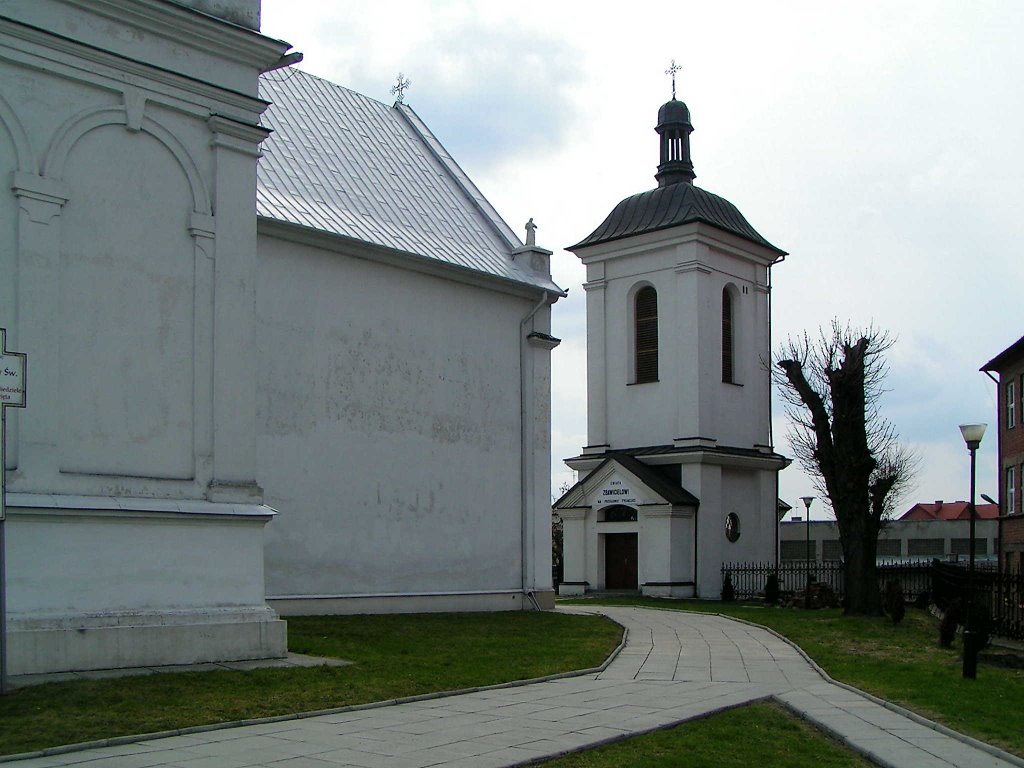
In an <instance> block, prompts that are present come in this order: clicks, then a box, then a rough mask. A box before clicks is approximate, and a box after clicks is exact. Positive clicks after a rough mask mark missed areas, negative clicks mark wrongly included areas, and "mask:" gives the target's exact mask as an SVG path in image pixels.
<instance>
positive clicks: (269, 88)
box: [256, 68, 562, 294]
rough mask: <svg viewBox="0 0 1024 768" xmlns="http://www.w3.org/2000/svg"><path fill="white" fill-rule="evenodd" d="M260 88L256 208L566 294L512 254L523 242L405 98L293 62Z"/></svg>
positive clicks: (264, 79)
mask: <svg viewBox="0 0 1024 768" xmlns="http://www.w3.org/2000/svg"><path fill="white" fill-rule="evenodd" d="M260 96H261V97H262V98H264V99H266V100H267V101H269V102H271V106H270V107H269V108H268V109H267V111H266V112H265V113H264V115H263V125H264V127H266V128H269V129H271V130H272V131H273V133H272V134H271V135H270V137H269V138H268V139H267V140H266V141H264V142H263V146H262V151H263V157H262V158H261V159H260V162H259V166H258V186H257V192H256V211H257V214H258V215H259V216H263V217H266V218H269V219H274V220H276V221H283V222H288V223H291V224H296V225H299V226H302V227H308V228H311V229H314V230H317V231H320V232H326V233H329V234H334V235H339V236H341V237H345V238H351V239H354V240H358V241H362V242H365V243H370V244H372V245H376V246H381V247H383V248H387V249H391V250H395V251H400V252H403V253H406V254H412V255H413V256H418V257H421V258H424V259H428V260H434V261H439V262H443V263H445V264H448V265H451V266H455V267H461V268H465V269H468V270H472V271H474V272H477V273H483V274H486V275H490V276H492V277H497V278H502V279H505V280H511V281H513V282H516V283H523V284H527V285H531V286H535V287H538V288H543V289H547V290H549V291H555V292H557V293H559V294H561V293H562V290H561V289H560V288H559V287H558V286H557V285H555V284H554V283H553V282H552V281H551V280H550V279H549V278H546V277H544V276H541V275H538V274H536V273H534V272H532V271H531V270H530V268H529V267H528V266H524V265H521V264H520V263H517V262H516V261H515V260H513V258H512V251H513V250H515V249H516V248H519V247H521V246H522V242H521V241H520V240H519V239H518V238H517V237H516V236H515V234H514V233H513V232H512V230H511V229H509V227H508V225H507V224H506V223H505V222H504V221H502V219H501V217H500V216H499V215H498V214H497V212H496V211H495V210H494V208H492V207H491V204H490V203H488V202H487V200H486V199H485V198H484V196H483V195H482V194H481V193H480V190H478V189H477V188H476V186H474V184H473V182H472V181H470V179H469V177H468V176H466V174H465V173H464V172H463V171H462V169H461V168H459V166H458V164H457V163H455V161H454V160H453V159H452V158H451V156H450V155H449V154H448V153H447V151H446V150H445V149H444V147H442V146H441V143H440V142H439V141H438V140H437V138H436V137H434V135H433V134H432V133H431V132H430V130H429V129H428V128H427V127H426V125H424V123H423V121H422V120H420V118H419V116H418V115H417V114H416V113H415V112H413V110H412V109H411V108H410V107H408V106H407V105H404V104H399V105H395V106H393V107H390V106H387V105H385V104H382V103H381V102H379V101H375V100H374V99H370V98H368V97H366V96H363V95H361V94H358V93H356V92H354V91H351V90H349V89H347V88H343V87H341V86H340V85H335V84H334V83H331V82H328V81H326V80H323V79H321V78H319V77H315V76H313V75H310V74H308V73H306V72H303V71H301V70H298V69H294V68H291V69H288V70H279V71H275V72H269V73H267V74H265V75H263V77H262V78H261V79H260Z"/></svg>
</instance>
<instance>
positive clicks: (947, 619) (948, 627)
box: [939, 599, 964, 648]
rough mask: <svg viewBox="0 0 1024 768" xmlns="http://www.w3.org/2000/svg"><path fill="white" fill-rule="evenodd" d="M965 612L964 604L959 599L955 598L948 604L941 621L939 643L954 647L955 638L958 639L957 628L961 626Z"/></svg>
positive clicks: (944, 646)
mask: <svg viewBox="0 0 1024 768" xmlns="http://www.w3.org/2000/svg"><path fill="white" fill-rule="evenodd" d="M963 612H964V611H963V604H962V603H961V602H960V600H959V599H957V600H953V601H952V602H951V603H950V604H949V605H948V606H946V611H945V613H943V614H942V619H941V620H940V621H939V645H941V646H942V647H943V648H950V647H952V645H953V640H955V639H956V628H957V627H958V626H960V619H961V617H962V616H963Z"/></svg>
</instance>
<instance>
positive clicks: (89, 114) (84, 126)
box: [43, 106, 211, 215]
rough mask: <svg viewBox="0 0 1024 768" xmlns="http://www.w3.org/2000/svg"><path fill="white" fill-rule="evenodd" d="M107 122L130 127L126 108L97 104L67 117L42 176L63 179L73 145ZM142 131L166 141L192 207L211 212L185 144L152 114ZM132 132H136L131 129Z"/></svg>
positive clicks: (145, 119)
mask: <svg viewBox="0 0 1024 768" xmlns="http://www.w3.org/2000/svg"><path fill="white" fill-rule="evenodd" d="M105 125H120V126H125V127H126V130H127V125H128V115H127V112H126V111H125V108H124V107H121V106H118V107H95V108H93V109H88V110H85V111H83V112H80V113H78V114H77V115H75V116H73V117H71V118H69V119H68V120H66V121H65V122H64V124H63V125H62V126H61V127H60V128H59V129H58V131H57V133H56V134H55V135H54V138H53V141H52V142H51V143H50V147H49V149H48V150H47V152H46V159H45V160H44V161H43V175H44V176H48V177H52V178H56V179H60V178H63V177H64V166H65V164H66V163H67V158H68V154H69V153H70V152H71V149H72V147H74V146H75V145H76V144H77V143H78V142H79V141H80V140H81V138H82V137H83V136H85V135H86V134H87V133H89V132H90V131H93V130H95V129H96V128H100V127H102V126H105ZM139 130H140V131H141V132H143V133H147V134H149V135H150V136H152V137H153V138H154V139H156V140H157V141H158V142H160V143H161V144H163V146H164V148H165V149H166V150H167V151H168V152H169V153H170V154H171V156H172V157H173V158H174V160H175V161H176V162H177V164H178V166H179V168H180V169H181V171H182V173H184V174H185V177H186V178H187V179H188V186H189V191H190V193H191V197H192V210H193V211H195V212H196V213H201V214H206V215H208V214H210V213H211V207H210V193H209V192H208V188H207V186H206V183H205V181H204V180H203V177H202V174H201V173H200V172H199V168H198V166H197V165H196V163H195V161H194V160H193V159H192V156H191V155H190V154H189V152H188V150H187V149H186V148H185V146H184V145H183V144H182V143H181V142H180V141H179V140H178V138H177V137H176V136H175V135H174V133H173V132H171V131H170V130H168V129H167V128H166V127H164V126H163V125H161V124H160V123H159V122H157V121H156V120H154V119H153V118H151V117H144V118H143V119H142V122H141V125H140V129H139ZM129 133H135V132H134V131H129Z"/></svg>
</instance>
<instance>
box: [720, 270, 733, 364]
mask: <svg viewBox="0 0 1024 768" xmlns="http://www.w3.org/2000/svg"><path fill="white" fill-rule="evenodd" d="M732 341H733V340H732V294H731V293H729V289H728V288H723V289H722V381H724V382H726V383H727V384H734V383H735V378H734V375H733V374H734V370H733V343H732Z"/></svg>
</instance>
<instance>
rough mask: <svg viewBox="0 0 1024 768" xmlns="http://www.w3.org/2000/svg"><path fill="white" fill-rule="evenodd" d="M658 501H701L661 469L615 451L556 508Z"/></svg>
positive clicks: (694, 504)
mask: <svg viewBox="0 0 1024 768" xmlns="http://www.w3.org/2000/svg"><path fill="white" fill-rule="evenodd" d="M658 504H669V505H672V506H687V507H697V506H698V505H699V504H700V501H699V500H698V499H697V497H696V496H694V495H693V494H692V493H690V492H689V491H687V490H686V489H685V488H683V487H682V486H680V485H679V484H678V483H675V482H673V481H672V480H671V479H670V478H668V477H666V476H665V475H664V474H662V473H661V472H660V471H659V470H658V469H656V468H654V467H650V466H648V465H646V464H644V463H643V462H641V461H638V460H637V459H635V458H633V457H632V456H627V455H625V454H614V455H611V456H609V457H608V458H606V459H605V460H604V461H603V462H601V464H599V465H598V466H597V467H595V469H594V471H593V472H591V473H590V474H589V475H587V476H586V477H585V478H583V479H582V480H580V481H579V482H578V483H576V485H574V486H573V487H572V488H570V489H569V490H568V491H566V493H565V495H563V496H562V498H560V499H559V500H558V501H556V502H555V504H554V508H555V509H580V508H591V509H600V508H604V507H611V506H613V505H626V506H631V507H642V506H650V505H658Z"/></svg>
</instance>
